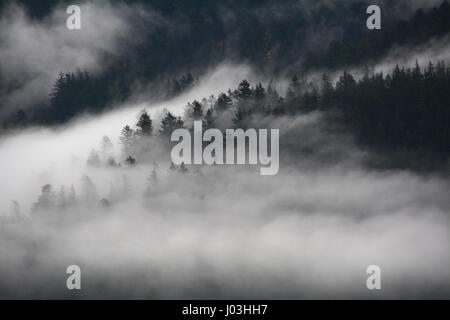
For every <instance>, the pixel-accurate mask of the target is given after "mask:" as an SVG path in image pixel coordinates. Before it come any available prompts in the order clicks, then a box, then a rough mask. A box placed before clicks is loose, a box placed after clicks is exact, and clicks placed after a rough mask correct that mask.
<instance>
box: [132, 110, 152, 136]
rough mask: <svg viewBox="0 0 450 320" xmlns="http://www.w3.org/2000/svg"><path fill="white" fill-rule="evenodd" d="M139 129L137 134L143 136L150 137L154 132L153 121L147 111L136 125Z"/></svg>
mask: <svg viewBox="0 0 450 320" xmlns="http://www.w3.org/2000/svg"><path fill="white" fill-rule="evenodd" d="M136 126H137V127H138V130H137V132H136V133H137V134H138V135H141V136H150V135H151V134H152V131H153V124H152V119H151V118H150V116H149V115H148V113H147V111H144V112H143V113H142V114H141V115H140V116H139V120H138V122H137V124H136Z"/></svg>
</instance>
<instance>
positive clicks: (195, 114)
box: [187, 100, 203, 121]
mask: <svg viewBox="0 0 450 320" xmlns="http://www.w3.org/2000/svg"><path fill="white" fill-rule="evenodd" d="M187 108H188V114H189V116H190V118H191V119H192V120H194V121H196V120H200V119H202V118H203V107H202V104H201V103H200V102H198V101H197V100H194V102H192V103H189V104H188V106H187Z"/></svg>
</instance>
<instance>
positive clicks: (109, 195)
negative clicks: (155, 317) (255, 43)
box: [0, 81, 450, 298]
mask: <svg viewBox="0 0 450 320" xmlns="http://www.w3.org/2000/svg"><path fill="white" fill-rule="evenodd" d="M202 83H203V85H206V84H207V83H208V82H207V81H204V82H202ZM210 89H211V88H210ZM219 89H220V88H216V90H219ZM195 90H198V91H197V92H198V93H200V92H203V91H204V90H205V88H202V87H199V88H197V89H194V90H193V92H191V93H189V95H192V94H193V93H194V92H195ZM189 97H191V96H189ZM170 106H171V104H170V102H167V107H169V108H170ZM148 109H149V110H154V112H155V111H156V110H157V109H158V108H157V107H155V108H154V109H152V108H151V107H150V108H148ZM136 110H138V108H137V107H135V108H134V109H133V108H132V109H122V110H120V111H114V112H111V113H108V114H105V115H103V116H101V117H97V118H92V119H91V120H89V119H84V120H83V121H78V122H75V123H73V124H72V125H71V126H70V127H68V128H66V129H62V130H60V131H57V132H55V131H46V130H39V129H34V130H35V131H30V132H24V133H21V134H18V135H15V136H11V137H4V139H3V140H2V141H1V142H0V152H1V154H2V157H1V158H0V173H1V176H2V178H3V180H4V181H6V182H5V183H2V184H1V187H0V188H1V192H0V193H1V195H2V197H1V205H0V208H1V215H2V220H1V222H0V228H1V230H2V231H1V232H0V257H1V263H0V288H1V289H0V297H2V298H18V297H20V298H30V297H34V298H448V297H449V296H450V286H449V285H448V284H449V283H450V282H449V280H450V274H449V270H450V254H449V252H450V250H449V249H450V242H449V238H448V237H449V221H448V218H449V210H450V201H449V200H448V193H449V186H448V182H447V181H445V179H442V178H440V177H439V176H421V175H417V174H414V173H412V172H408V171H376V170H369V169H367V168H365V167H364V165H363V162H364V159H365V157H367V156H368V155H367V154H366V153H364V152H361V151H359V150H357V149H356V147H355V146H354V145H353V143H352V139H351V138H350V137H346V136H345V135H335V134H334V133H333V132H332V131H330V130H327V128H326V123H325V122H324V120H323V118H322V115H321V114H320V113H313V114H310V115H304V116H303V115H302V116H298V117H296V118H293V119H292V118H291V119H288V118H267V117H266V118H261V119H259V120H258V123H259V124H263V125H265V126H267V127H279V128H280V144H281V149H280V157H281V168H280V172H279V173H278V174H277V175H275V176H271V177H263V176H260V175H259V174H258V170H257V168H255V167H242V166H211V167H202V168H196V167H190V168H188V170H189V172H188V173H187V174H182V173H179V172H175V171H173V170H170V169H169V168H168V166H169V162H170V150H167V151H166V152H165V153H164V151H161V150H159V151H158V157H156V158H155V159H138V164H137V165H136V166H134V167H127V166H125V165H122V166H121V167H108V166H105V165H100V166H99V167H93V166H89V165H87V163H86V158H87V157H88V155H89V151H90V150H91V149H92V148H96V149H99V143H100V140H101V137H102V135H104V134H106V135H109V136H110V138H111V140H112V141H113V143H114V144H115V150H114V151H113V153H114V154H115V155H116V156H118V155H119V154H120V146H119V145H118V144H117V134H116V133H115V132H118V131H117V130H120V128H121V127H122V126H123V125H125V122H126V121H128V120H131V119H133V118H135V111H136ZM151 113H152V112H151ZM127 117H128V118H127ZM127 119H128V120H127ZM294 138H295V139H294ZM294 140H295V141H294ZM293 143H295V144H297V147H298V145H301V146H304V149H305V151H304V153H302V152H300V153H299V154H295V155H291V154H290V153H289V145H290V144H293ZM297 150H302V148H297ZM346 155H347V156H346ZM118 159H119V160H120V161H123V159H122V158H120V157H118ZM283 159H285V161H283ZM330 159H332V160H330ZM153 160H155V161H157V162H158V163H157V166H156V167H155V166H154V165H153V164H152V162H153ZM286 160H287V161H286ZM294 160H295V161H294ZM326 160H328V161H326ZM153 169H155V172H156V173H157V180H154V179H153V180H152V178H151V172H152V170H153ZM85 176H88V177H89V181H90V182H87V180H86V178H84V177H85ZM148 179H149V180H148ZM44 184H52V186H53V188H54V191H55V195H56V198H57V199H61V197H62V196H61V192H62V191H61V190H65V191H64V192H65V195H66V196H67V195H68V193H69V191H70V188H71V186H72V185H73V186H74V190H75V191H76V198H77V200H78V202H77V204H76V205H74V204H70V205H69V204H65V205H64V206H59V205H57V206H56V207H52V208H49V209H47V210H38V211H34V212H32V211H31V207H32V206H33V203H35V202H36V201H37V198H38V196H39V193H40V188H41V187H42V185H44ZM62 185H64V186H65V188H64V189H61V186H62ZM101 199H104V200H103V201H100V200H101ZM13 200H15V201H16V203H14V204H13V203H12V201H13ZM105 200H106V201H105ZM72 264H76V265H79V266H80V267H81V269H82V290H81V291H80V292H77V293H74V292H71V291H68V290H67V289H66V287H65V280H66V277H67V275H66V274H65V269H66V268H67V266H69V265H72ZM372 264H376V265H379V266H380V267H381V269H382V290H381V291H376V292H374V291H369V290H367V288H366V279H367V277H368V275H367V274H366V268H367V266H369V265H372ZM19 284H20V285H19Z"/></svg>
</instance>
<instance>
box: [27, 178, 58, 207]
mask: <svg viewBox="0 0 450 320" xmlns="http://www.w3.org/2000/svg"><path fill="white" fill-rule="evenodd" d="M55 203H56V196H55V193H54V192H53V187H52V185H51V184H46V185H44V186H43V187H42V189H41V195H40V196H39V198H38V201H37V202H36V203H35V204H34V205H33V208H32V210H33V211H41V210H42V211H44V210H50V209H53V208H54V207H55Z"/></svg>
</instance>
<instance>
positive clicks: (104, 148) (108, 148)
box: [100, 136, 114, 158]
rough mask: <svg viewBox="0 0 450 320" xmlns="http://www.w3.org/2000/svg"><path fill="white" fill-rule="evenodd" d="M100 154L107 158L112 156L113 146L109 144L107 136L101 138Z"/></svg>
mask: <svg viewBox="0 0 450 320" xmlns="http://www.w3.org/2000/svg"><path fill="white" fill-rule="evenodd" d="M100 145H101V153H102V155H103V157H105V158H106V157H109V156H111V154H112V151H113V148H114V145H113V143H112V142H111V139H110V138H109V137H108V136H103V138H102V142H101V144H100Z"/></svg>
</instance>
